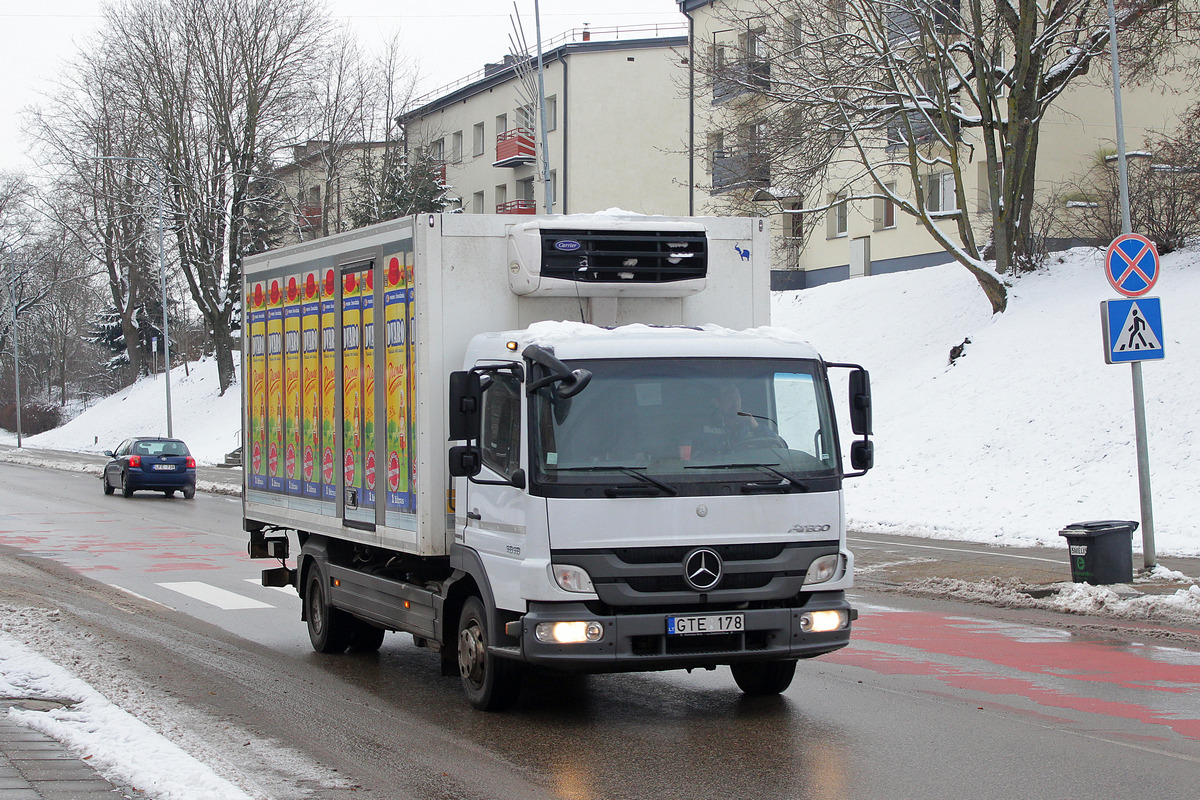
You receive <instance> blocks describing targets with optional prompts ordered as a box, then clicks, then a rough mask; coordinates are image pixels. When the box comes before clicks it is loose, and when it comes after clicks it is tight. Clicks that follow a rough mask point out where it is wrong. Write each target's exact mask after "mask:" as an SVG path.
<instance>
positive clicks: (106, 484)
mask: <svg viewBox="0 0 1200 800" xmlns="http://www.w3.org/2000/svg"><path fill="white" fill-rule="evenodd" d="M100 483H102V484H104V493H105V494H112V493H113V492H114V491H115V490H114V489H113V487H112V484H111V483H109V482H108V475H107V474H105V475H101V476H100Z"/></svg>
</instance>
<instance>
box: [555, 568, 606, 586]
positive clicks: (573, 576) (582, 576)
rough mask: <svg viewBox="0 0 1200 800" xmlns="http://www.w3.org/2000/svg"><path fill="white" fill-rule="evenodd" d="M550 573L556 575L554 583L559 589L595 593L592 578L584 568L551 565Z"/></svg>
mask: <svg viewBox="0 0 1200 800" xmlns="http://www.w3.org/2000/svg"><path fill="white" fill-rule="evenodd" d="M550 571H551V572H553V573H554V582H555V583H557V584H558V585H559V588H561V589H564V590H566V591H568V592H594V591H596V589H595V587H594V586H592V576H590V575H588V574H587V571H586V570H584V569H583V568H582V567H577V566H575V565H574V564H551V565H550Z"/></svg>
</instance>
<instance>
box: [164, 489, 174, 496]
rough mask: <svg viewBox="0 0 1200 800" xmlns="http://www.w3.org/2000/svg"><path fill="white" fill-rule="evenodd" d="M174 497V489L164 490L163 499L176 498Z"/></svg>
mask: <svg viewBox="0 0 1200 800" xmlns="http://www.w3.org/2000/svg"><path fill="white" fill-rule="evenodd" d="M174 496H175V490H174V489H163V497H174Z"/></svg>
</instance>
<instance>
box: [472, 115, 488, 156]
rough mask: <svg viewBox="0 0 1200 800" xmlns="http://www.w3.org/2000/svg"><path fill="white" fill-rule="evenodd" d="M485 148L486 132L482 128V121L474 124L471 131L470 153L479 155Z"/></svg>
mask: <svg viewBox="0 0 1200 800" xmlns="http://www.w3.org/2000/svg"><path fill="white" fill-rule="evenodd" d="M486 149H487V134H486V133H485V132H484V130H483V123H482V122H480V123H478V124H476V125H475V128H474V130H473V131H472V132H471V155H473V156H481V155H483V151H484V150H486Z"/></svg>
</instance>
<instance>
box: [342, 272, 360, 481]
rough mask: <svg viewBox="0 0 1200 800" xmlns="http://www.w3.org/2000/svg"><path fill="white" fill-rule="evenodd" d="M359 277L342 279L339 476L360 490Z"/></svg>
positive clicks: (351, 276)
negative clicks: (340, 466)
mask: <svg viewBox="0 0 1200 800" xmlns="http://www.w3.org/2000/svg"><path fill="white" fill-rule="evenodd" d="M361 277H362V273H358V272H349V273H347V274H346V275H344V276H343V277H342V474H343V477H344V478H345V480H346V487H347V488H362V485H363V474H362V403H363V392H362V371H361V365H362V297H361V295H360V288H359V287H360V279H361Z"/></svg>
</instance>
